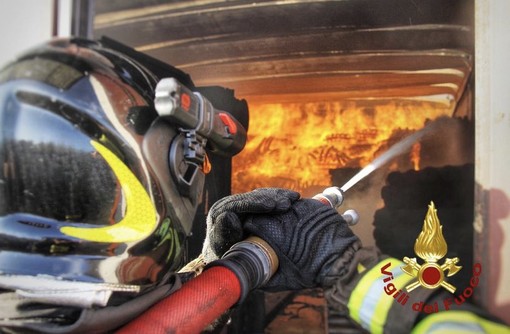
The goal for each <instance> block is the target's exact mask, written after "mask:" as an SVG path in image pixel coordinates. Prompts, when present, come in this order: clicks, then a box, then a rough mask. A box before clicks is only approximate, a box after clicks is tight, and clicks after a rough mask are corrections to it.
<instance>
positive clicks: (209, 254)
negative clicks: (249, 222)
mask: <svg viewBox="0 0 510 334" xmlns="http://www.w3.org/2000/svg"><path fill="white" fill-rule="evenodd" d="M299 196H300V195H299V193H297V192H295V191H292V190H286V189H279V188H260V189H256V190H254V191H251V192H248V193H243V194H237V195H232V196H227V197H224V198H222V199H220V200H219V201H217V202H216V203H214V204H213V206H212V207H211V209H210V210H209V213H208V215H207V232H206V238H205V242H204V245H203V248H202V255H203V257H204V260H205V262H206V263H210V262H212V261H214V260H217V259H219V258H221V257H222V256H223V254H225V252H226V251H227V250H229V249H230V247H232V245H234V244H235V243H237V242H239V241H242V240H244V239H246V238H247V237H248V236H249V235H248V234H247V233H246V232H245V231H244V228H243V222H244V220H245V219H246V217H247V216H249V215H252V214H277V213H282V212H285V211H287V210H289V209H290V207H291V206H292V204H293V203H294V202H295V201H297V200H298V199H299Z"/></svg>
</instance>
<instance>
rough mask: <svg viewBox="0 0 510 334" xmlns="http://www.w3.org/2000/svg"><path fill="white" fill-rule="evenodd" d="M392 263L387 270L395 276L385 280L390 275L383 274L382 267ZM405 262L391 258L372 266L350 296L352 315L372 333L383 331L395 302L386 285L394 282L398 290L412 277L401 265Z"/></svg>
mask: <svg viewBox="0 0 510 334" xmlns="http://www.w3.org/2000/svg"><path fill="white" fill-rule="evenodd" d="M388 263H391V265H390V266H389V267H388V268H385V271H387V272H391V273H392V276H393V278H391V279H390V280H388V281H387V282H384V279H385V278H388V277H390V276H388V275H383V274H382V273H381V268H383V266H384V265H385V264H388ZM402 265H404V263H403V262H402V261H400V260H397V259H394V258H389V259H385V260H383V261H382V262H380V263H379V264H377V265H375V266H374V267H373V268H371V269H370V270H369V271H368V272H367V273H366V274H365V275H364V276H363V277H362V278H361V280H360V282H359V283H358V284H357V285H356V287H355V288H354V290H353V292H352V294H351V297H350V298H349V303H348V307H349V312H350V314H351V317H352V318H353V319H354V320H355V321H356V322H358V323H359V324H360V325H361V326H362V327H363V328H365V329H367V330H369V331H370V332H371V333H383V330H384V324H385V323H386V317H387V315H388V312H389V310H390V308H391V305H392V304H393V303H394V302H395V299H394V298H393V296H392V295H388V294H386V292H385V291H384V287H385V286H386V285H388V284H390V283H391V284H393V285H394V286H395V288H396V290H395V293H396V291H398V290H400V289H403V287H404V286H405V285H406V283H407V282H409V281H410V280H411V279H412V277H410V276H408V275H405V274H404V273H403V272H402V270H401V269H400V267H401V266H402Z"/></svg>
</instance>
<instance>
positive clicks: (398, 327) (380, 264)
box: [325, 248, 510, 334]
mask: <svg viewBox="0 0 510 334" xmlns="http://www.w3.org/2000/svg"><path fill="white" fill-rule="evenodd" d="M351 258H352V261H351V262H349V263H346V260H347V259H346V260H343V259H339V260H338V261H337V263H336V267H334V268H333V269H332V271H331V274H330V275H331V277H332V278H333V277H335V276H336V278H334V279H335V280H336V281H335V282H334V283H333V284H332V285H331V286H330V287H329V288H327V289H326V291H325V294H326V298H327V299H328V303H329V304H330V305H333V306H334V307H335V308H336V309H338V310H342V309H343V310H346V313H348V314H349V316H350V317H351V318H352V319H353V320H354V321H356V322H357V323H358V324H360V325H361V326H362V327H363V328H365V329H366V330H368V331H369V332H370V333H397V334H398V333H413V334H424V333H465V332H466V331H468V332H469V333H510V328H509V327H508V326H505V325H504V324H502V323H501V322H499V321H498V320H497V319H494V318H493V317H491V316H490V315H489V314H488V313H487V312H485V311H484V310H482V309H480V308H478V307H476V306H474V305H472V304H469V303H463V304H462V305H460V306H458V305H456V308H455V309H453V307H452V308H451V309H449V310H447V311H445V310H444V304H443V303H444V300H446V299H447V298H452V295H451V293H449V292H448V291H445V290H441V289H426V288H419V289H415V290H413V291H412V292H407V290H406V289H405V287H406V286H408V285H409V284H411V283H412V282H413V281H415V278H413V277H411V276H409V275H406V274H405V273H404V272H403V271H402V270H401V267H402V266H404V265H405V264H404V263H403V262H402V261H400V260H398V259H395V258H387V257H384V256H382V255H381V254H379V253H378V252H377V250H375V249H370V248H361V249H360V250H358V251H357V252H356V254H355V255H354V256H352V257H351ZM342 267H343V268H344V269H341V268H342ZM424 308H427V309H424ZM427 312H428V313H427Z"/></svg>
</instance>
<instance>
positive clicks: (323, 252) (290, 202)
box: [203, 189, 359, 290]
mask: <svg viewBox="0 0 510 334" xmlns="http://www.w3.org/2000/svg"><path fill="white" fill-rule="evenodd" d="M298 198H299V194H298V193H296V192H293V191H290V190H284V189H258V190H255V191H253V192H250V193H246V194H240V195H234V196H230V197H226V198H225V199H222V200H220V201H218V202H217V203H215V204H214V205H213V207H212V208H211V210H210V212H209V216H208V219H207V226H208V230H207V237H206V243H205V244H204V250H203V252H204V255H206V258H207V260H208V262H209V261H210V260H215V259H217V258H219V257H221V255H223V253H224V252H225V251H227V250H228V249H229V248H230V247H231V246H232V245H233V244H234V243H235V242H238V241H241V240H243V239H245V238H246V237H248V236H249V235H255V236H258V237H260V238H262V239H264V240H265V241H266V242H268V243H269V244H270V245H271V247H273V248H274V250H275V252H276V253H277V255H278V258H279V260H280V267H279V269H278V271H277V272H276V274H275V275H274V276H273V278H272V279H271V280H270V281H269V282H268V283H267V284H266V287H267V288H268V289H271V290H281V289H301V288H308V287H314V286H317V285H322V284H323V283H324V282H325V278H326V277H327V274H328V271H329V269H330V267H331V266H332V265H333V263H334V262H335V260H336V259H337V258H339V257H341V256H342V255H343V253H344V252H345V251H346V250H347V249H348V248H349V247H353V244H355V243H357V242H359V240H358V238H357V237H356V236H355V235H354V234H353V233H352V231H351V230H350V228H349V227H348V226H347V223H346V222H345V220H344V219H343V218H342V217H341V216H340V215H339V214H338V213H337V212H336V210H334V209H332V208H330V207H328V206H326V205H324V204H322V203H320V202H318V201H316V200H312V199H302V200H298ZM206 253H208V254H206ZM211 255H214V256H216V258H215V257H214V256H211Z"/></svg>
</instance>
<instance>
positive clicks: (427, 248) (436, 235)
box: [414, 202, 448, 262]
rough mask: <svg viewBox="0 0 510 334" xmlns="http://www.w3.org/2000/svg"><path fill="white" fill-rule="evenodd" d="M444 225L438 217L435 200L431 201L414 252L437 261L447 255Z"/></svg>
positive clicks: (430, 260) (423, 257) (429, 260)
mask: <svg viewBox="0 0 510 334" xmlns="http://www.w3.org/2000/svg"><path fill="white" fill-rule="evenodd" d="M442 231H443V227H442V226H441V224H440V222H439V218H438V217H437V210H436V208H435V206H434V202H430V204H429V209H428V211H427V215H426V216H425V220H424V221H423V228H422V230H421V232H420V235H418V238H416V242H415V244H414V252H415V253H416V255H418V256H419V257H421V258H422V259H423V260H425V261H427V262H436V261H437V260H439V259H441V258H442V257H444V256H445V255H446V252H447V251H448V246H447V245H446V240H445V239H444V237H443V232H442Z"/></svg>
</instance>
